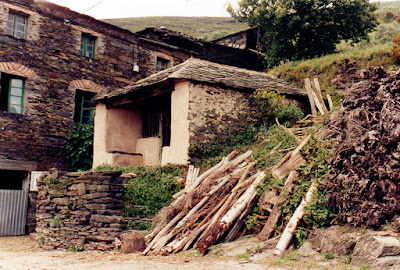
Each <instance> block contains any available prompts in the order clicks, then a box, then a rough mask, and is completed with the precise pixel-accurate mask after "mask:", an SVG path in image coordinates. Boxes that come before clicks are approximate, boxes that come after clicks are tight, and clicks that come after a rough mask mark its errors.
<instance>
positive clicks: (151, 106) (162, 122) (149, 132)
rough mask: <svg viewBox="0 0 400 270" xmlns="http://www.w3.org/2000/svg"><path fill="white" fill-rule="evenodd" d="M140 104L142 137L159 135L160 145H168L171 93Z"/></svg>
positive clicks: (169, 142) (169, 140) (169, 139)
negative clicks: (141, 108)
mask: <svg viewBox="0 0 400 270" xmlns="http://www.w3.org/2000/svg"><path fill="white" fill-rule="evenodd" d="M142 106H143V113H142V119H143V126H142V137H143V138H150V137H161V139H162V146H169V145H170V144H171V94H170V93H167V94H162V95H160V96H159V97H156V98H154V99H152V100H151V101H150V102H148V103H144V104H142Z"/></svg>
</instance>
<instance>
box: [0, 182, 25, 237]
mask: <svg viewBox="0 0 400 270" xmlns="http://www.w3.org/2000/svg"><path fill="white" fill-rule="evenodd" d="M27 210H28V191H27V190H0V236H12V235H24V234H25V225H26V214H27Z"/></svg>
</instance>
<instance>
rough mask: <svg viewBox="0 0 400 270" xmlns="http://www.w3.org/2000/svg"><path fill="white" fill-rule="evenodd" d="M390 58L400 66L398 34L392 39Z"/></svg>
mask: <svg viewBox="0 0 400 270" xmlns="http://www.w3.org/2000/svg"><path fill="white" fill-rule="evenodd" d="M393 43H394V44H393V47H392V57H393V60H394V61H395V62H396V63H398V64H400V34H399V35H397V36H396V37H395V38H394V39H393Z"/></svg>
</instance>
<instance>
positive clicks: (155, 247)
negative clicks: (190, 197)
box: [151, 175, 230, 254]
mask: <svg viewBox="0 0 400 270" xmlns="http://www.w3.org/2000/svg"><path fill="white" fill-rule="evenodd" d="M229 180H230V175H227V176H225V177H224V178H223V180H222V181H221V183H219V184H218V185H217V186H216V187H214V188H213V189H212V190H211V191H210V192H209V194H208V195H207V196H205V197H204V198H203V199H202V200H201V201H200V202H199V203H198V204H197V205H196V206H195V207H193V208H192V209H191V210H190V211H189V213H188V214H187V215H186V216H185V217H184V218H183V219H182V220H180V221H179V222H178V224H177V225H176V226H175V228H173V229H172V230H171V231H170V232H169V233H168V235H167V236H163V238H162V239H161V238H160V239H159V240H158V241H157V243H155V244H154V245H153V251H152V252H151V254H158V253H159V251H160V250H161V248H162V247H164V246H165V245H166V244H167V243H168V241H169V240H171V239H172V238H173V237H174V236H175V235H176V234H178V233H179V232H180V231H179V230H180V229H181V228H183V227H184V226H185V225H186V223H187V222H188V220H189V219H190V218H191V217H192V216H193V214H195V213H196V212H197V211H198V210H199V209H200V208H201V207H203V205H204V204H205V203H206V202H207V201H208V199H210V197H211V196H212V195H213V194H214V193H215V192H217V191H218V190H220V189H221V188H222V187H223V186H224V185H225V184H226V183H227V182H228V181H229Z"/></svg>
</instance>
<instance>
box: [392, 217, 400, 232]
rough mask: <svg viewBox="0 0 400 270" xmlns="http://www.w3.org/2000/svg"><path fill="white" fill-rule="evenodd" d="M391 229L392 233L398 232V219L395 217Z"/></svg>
mask: <svg viewBox="0 0 400 270" xmlns="http://www.w3.org/2000/svg"><path fill="white" fill-rule="evenodd" d="M391 227H392V230H393V231H394V232H397V233H398V232H400V217H398V216H396V217H394V218H393V220H392V226H391Z"/></svg>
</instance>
